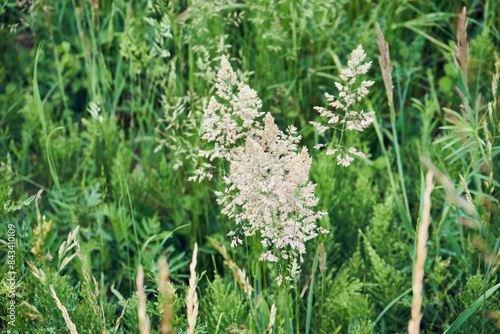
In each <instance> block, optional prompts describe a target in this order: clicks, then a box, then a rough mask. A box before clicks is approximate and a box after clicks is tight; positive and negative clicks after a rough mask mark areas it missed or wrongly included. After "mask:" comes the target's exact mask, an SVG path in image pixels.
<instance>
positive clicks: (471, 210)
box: [421, 157, 476, 216]
mask: <svg viewBox="0 0 500 334" xmlns="http://www.w3.org/2000/svg"><path fill="white" fill-rule="evenodd" d="M421 160H422V163H423V164H424V165H425V167H426V168H427V169H428V170H430V171H432V173H433V174H434V177H435V178H436V180H438V181H439V183H441V184H442V185H443V186H444V188H445V189H446V196H447V199H448V200H449V201H450V202H452V203H453V204H455V205H456V206H458V207H460V208H462V209H463V210H464V211H465V212H467V213H468V214H469V215H471V216H475V214H476V209H475V207H474V205H473V204H472V203H470V202H469V201H467V200H466V199H465V198H464V197H462V196H458V195H457V194H456V191H455V186H454V185H453V182H451V180H450V178H449V177H448V176H446V175H444V174H443V173H441V171H440V170H439V169H438V168H437V167H436V166H435V165H434V164H433V163H432V161H431V159H429V158H427V157H422V159H421Z"/></svg>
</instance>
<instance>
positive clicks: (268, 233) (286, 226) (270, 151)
mask: <svg viewBox="0 0 500 334" xmlns="http://www.w3.org/2000/svg"><path fill="white" fill-rule="evenodd" d="M345 75H346V76H350V75H351V74H350V73H348V72H346V73H345ZM216 88H217V92H216V95H217V96H218V97H219V98H220V99H222V100H224V101H223V102H218V101H217V99H216V97H215V96H212V98H211V99H210V103H209V105H208V107H207V108H206V109H205V122H204V125H205V134H204V135H203V137H202V138H203V139H205V140H206V141H208V142H214V147H213V148H212V149H210V150H205V151H201V152H200V155H202V156H204V157H206V158H208V159H209V160H210V161H212V160H213V159H215V158H222V159H224V160H226V161H228V162H229V164H230V168H229V172H228V173H227V175H224V176H223V182H224V183H225V190H224V191H223V192H216V194H217V195H218V196H219V199H218V200H217V203H218V204H219V205H221V206H223V209H222V211H221V212H222V213H223V214H225V215H227V216H228V217H230V218H233V219H234V221H235V223H236V229H235V230H234V231H231V232H230V233H229V234H228V235H230V236H231V237H232V243H231V246H232V247H234V246H236V245H237V244H243V241H242V236H247V237H248V236H252V235H259V236H260V238H261V243H262V245H263V246H264V247H265V248H266V249H267V248H271V249H270V250H266V251H264V252H263V253H262V254H261V255H260V258H259V260H261V261H264V260H266V261H269V262H279V260H280V259H285V260H290V263H291V265H290V266H289V267H290V268H286V270H287V271H288V273H289V274H292V275H291V276H294V278H295V276H296V275H297V274H298V265H297V260H300V262H302V261H303V254H304V253H305V245H304V243H305V242H306V241H308V240H310V239H312V238H315V237H317V236H318V234H319V233H327V232H328V231H326V230H325V229H323V228H321V227H318V226H316V224H315V223H316V221H317V220H318V219H320V218H321V217H322V216H323V215H324V214H325V213H324V212H315V211H314V210H313V208H314V207H315V206H316V205H317V203H318V199H317V198H316V197H315V195H314V190H315V187H316V186H315V184H313V183H311V182H309V171H310V169H311V163H312V158H311V157H310V156H309V153H308V151H307V148H305V147H304V148H302V150H300V151H298V147H297V144H298V142H299V141H300V139H301V137H300V136H297V133H296V131H297V130H296V128H295V127H293V126H290V127H289V128H288V129H287V132H286V133H284V132H282V131H281V130H279V129H278V126H277V125H276V124H275V122H274V118H273V117H272V116H271V114H270V113H267V114H266V115H265V116H264V119H263V121H262V120H260V118H261V116H262V112H260V111H259V108H260V107H261V105H262V102H261V101H260V99H259V98H258V96H257V94H256V92H255V91H254V90H253V89H251V88H250V87H249V86H248V85H245V84H243V83H238V80H237V76H236V73H235V72H234V71H233V69H232V68H231V65H230V64H229V61H228V60H227V58H226V57H222V60H221V69H220V70H219V73H218V82H217V84H216ZM235 90H236V91H237V93H234V91H235ZM262 123H263V124H262ZM355 124H356V125H355ZM348 126H361V125H359V124H357V123H356V122H354V121H351V120H349V123H348ZM196 173H197V176H194V177H192V178H191V180H196V179H198V178H199V179H200V180H201V179H202V178H203V177H207V176H208V177H210V175H211V174H210V173H207V172H204V171H201V170H198V171H197V172H196ZM292 269H293V270H292ZM292 272H293V273H292ZM276 279H277V281H278V284H281V282H282V280H283V277H282V276H281V275H279V276H278V277H277V278H276ZM285 279H291V277H290V275H286V276H285Z"/></svg>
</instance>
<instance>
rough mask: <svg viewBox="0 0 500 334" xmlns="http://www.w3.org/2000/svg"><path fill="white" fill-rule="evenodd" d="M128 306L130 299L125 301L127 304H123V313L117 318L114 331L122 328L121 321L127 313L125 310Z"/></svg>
mask: <svg viewBox="0 0 500 334" xmlns="http://www.w3.org/2000/svg"><path fill="white" fill-rule="evenodd" d="M127 306H128V300H127V301H126V302H125V306H123V310H122V314H120V316H119V317H118V319H116V324H115V331H114V332H113V333H116V332H118V328H120V322H121V320H122V318H123V315H124V314H125V310H126V309H127Z"/></svg>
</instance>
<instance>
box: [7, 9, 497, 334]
mask: <svg viewBox="0 0 500 334" xmlns="http://www.w3.org/2000/svg"><path fill="white" fill-rule="evenodd" d="M463 6H466V8H467V17H468V25H467V34H468V39H469V41H470V57H469V70H468V72H467V73H464V72H463V70H462V69H461V67H460V63H459V61H457V57H458V56H457V52H456V50H455V46H456V33H457V22H458V15H459V13H460V12H461V10H462V7H463ZM499 17H500V1H498V0H485V1H477V0H470V1H439V2H433V1H421V0H415V1H407V0H402V1H388V0H386V1H384V0H380V1H374V0H353V1H348V0H339V1H329V0H310V1H306V0H304V1H293V0H281V1H268V0H241V1H229V0H228V1H225V0H220V1H202V0H188V1H160V0H148V1H127V0H117V1H109V0H105V1H98V0H79V1H76V0H72V1H44V0H39V1H13V0H2V1H1V2H0V28H1V29H0V41H1V42H0V45H1V48H2V51H3V52H2V53H1V54H0V82H1V83H2V84H1V87H2V88H3V89H0V110H1V112H0V187H1V189H2V194H3V195H2V198H1V200H2V203H1V204H2V207H3V202H4V201H6V200H7V198H10V196H11V194H10V191H9V190H8V189H9V188H7V187H12V189H13V194H12V199H11V202H9V203H10V204H6V206H5V207H6V208H7V205H14V204H12V203H18V205H17V206H16V208H15V210H16V212H15V213H9V214H7V213H4V211H3V210H2V212H1V213H0V214H2V218H3V219H4V220H5V222H4V223H2V224H0V249H1V254H2V255H3V254H7V249H6V247H7V242H6V241H5V240H6V239H7V223H10V224H15V226H16V231H17V232H16V233H17V242H18V244H17V245H18V247H17V248H16V252H17V253H16V254H17V255H16V256H17V267H18V268H19V271H18V272H19V280H18V282H20V286H19V291H20V295H19V297H18V298H17V305H18V306H19V307H18V311H19V312H18V314H17V320H16V324H17V326H18V327H19V328H20V332H22V333H68V332H69V330H67V328H66V325H65V322H64V319H63V316H62V315H61V313H60V311H59V310H58V309H57V306H56V303H55V301H54V299H53V298H52V297H51V294H50V291H49V290H48V287H49V285H54V287H55V291H56V292H57V295H58V296H59V299H60V300H61V301H62V303H63V304H64V305H65V306H66V307H67V308H68V312H69V315H70V318H71V319H72V320H73V321H74V322H75V325H76V327H77V329H78V331H79V332H81V333H83V332H87V330H91V331H92V333H94V332H95V333H98V332H99V331H100V329H101V328H102V326H103V322H102V318H100V317H99V316H97V315H96V314H95V312H94V311H93V310H92V305H91V304H90V303H91V302H90V303H89V300H88V298H87V297H86V289H87V288H91V290H93V289H94V287H90V286H86V285H87V283H85V280H84V273H83V271H82V263H81V261H80V260H79V258H78V257H75V258H74V259H72V260H71V261H70V262H69V264H68V265H67V266H65V267H64V268H61V266H60V263H61V261H62V260H63V258H64V256H65V255H64V254H61V253H60V252H59V250H60V246H61V244H62V243H63V241H66V239H67V236H68V233H70V232H71V231H72V230H74V229H75V228H76V226H80V232H79V234H78V237H77V238H78V240H79V243H80V245H81V251H82V254H83V257H84V258H85V260H86V265H87V269H88V270H89V272H91V273H92V275H93V276H95V278H96V282H97V283H98V286H99V290H100V295H99V296H98V300H99V301H100V302H101V303H102V305H103V306H102V308H103V314H105V317H106V319H108V320H109V321H108V322H107V328H108V332H109V333H113V332H114V330H113V329H112V327H113V325H114V322H115V320H116V318H118V317H119V316H120V314H121V312H122V309H123V306H124V304H125V301H126V300H127V299H130V303H129V306H128V307H127V309H126V310H125V315H124V317H123V318H122V320H121V329H120V330H119V331H118V332H123V333H136V332H138V329H137V328H138V327H137V322H138V319H137V311H136V307H137V297H136V296H135V290H136V288H135V277H136V273H137V269H136V268H137V267H138V265H139V264H142V266H143V267H144V271H145V277H146V283H145V285H146V293H147V294H148V299H149V303H148V308H147V309H148V314H149V316H150V319H151V322H152V324H153V325H152V328H153V331H154V332H156V333H157V332H159V330H158V328H159V325H158V324H159V321H160V319H161V308H160V306H159V304H158V303H157V296H158V294H159V293H158V284H157V280H156V276H157V274H158V265H157V263H158V259H159V258H160V257H161V256H166V258H167V262H168V266H169V270H170V280H171V281H172V283H173V284H174V285H175V286H176V287H177V293H178V295H179V297H180V301H179V305H183V301H184V298H185V294H184V292H183V289H184V288H183V286H185V285H186V282H187V278H188V277H189V262H190V260H191V252H192V247H193V245H194V243H195V242H197V243H198V245H200V252H199V254H198V266H197V272H198V273H203V272H204V275H203V276H200V281H199V289H198V295H199V299H202V302H201V304H200V308H201V309H200V317H199V322H198V328H197V330H198V332H199V333H203V332H206V333H214V332H215V331H217V332H218V333H226V332H229V331H230V330H231V329H230V328H233V329H234V328H240V329H239V330H241V333H243V329H242V327H239V326H240V325H245V326H246V327H245V328H246V329H248V330H250V332H252V333H253V332H258V331H257V329H258V328H259V330H260V329H262V328H264V329H265V328H266V327H267V323H268V321H269V310H270V307H271V306H270V305H271V304H272V303H274V302H275V301H273V291H271V288H270V287H268V284H269V285H270V284H271V283H270V278H269V277H267V279H266V276H265V275H264V274H263V273H266V268H265V267H266V264H262V263H259V262H258V261H257V260H258V256H259V253H258V251H255V252H252V250H253V249H254V248H257V246H255V247H252V243H251V242H250V246H249V247H248V248H245V247H239V248H238V247H237V248H233V249H230V248H229V247H228V249H230V254H231V257H232V259H233V261H235V263H236V264H237V265H238V266H239V267H240V268H245V269H246V270H247V274H248V275H249V277H250V283H251V285H252V286H253V287H254V289H255V293H254V294H253V295H252V297H251V298H254V299H255V300H257V298H258V297H259V295H260V294H261V296H260V298H261V300H263V301H262V302H261V303H260V304H259V305H260V306H259V309H254V310H251V311H248V308H249V307H250V306H249V305H250V304H251V303H250V302H249V301H248V300H246V299H245V298H246V297H245V296H244V294H243V293H242V292H241V291H240V290H238V286H237V283H236V282H235V281H234V279H233V277H232V274H231V272H230V270H228V269H227V268H226V267H225V266H224V265H223V264H222V258H221V256H220V254H219V253H218V252H217V251H216V250H215V249H214V248H213V247H212V246H211V243H210V241H209V240H208V237H212V238H214V239H216V240H218V242H220V243H221V244H224V245H226V246H228V245H229V238H228V237H226V234H227V233H228V232H229V231H231V230H232V225H231V224H232V223H231V221H230V220H229V219H228V218H227V217H225V216H222V215H221V214H220V213H219V211H220V209H219V207H218V206H217V204H216V202H215V196H214V194H213V190H214V189H220V187H221V180H220V178H214V179H213V180H211V181H204V182H202V183H190V182H188V181H187V178H188V177H189V176H191V175H193V173H194V170H195V169H196V167H197V165H198V164H199V163H200V161H199V159H198V157H197V152H198V150H199V149H200V148H201V147H202V145H203V144H202V142H201V135H202V133H203V129H202V126H201V125H202V121H203V109H204V108H205V106H206V105H207V103H208V99H209V98H210V96H211V95H212V93H213V92H214V83H215V80H216V77H217V70H218V64H219V62H220V56H221V55H229V58H230V61H231V63H232V64H233V67H234V68H238V69H239V70H238V74H239V75H240V77H241V79H242V80H244V81H246V82H248V83H249V85H250V86H251V87H252V88H254V89H256V90H257V92H258V94H259V96H260V97H261V98H262V100H263V108H262V109H263V110H265V111H270V112H271V113H272V114H273V116H274V117H275V119H276V121H277V123H278V125H279V126H280V128H281V129H285V128H286V126H288V125H292V124H293V125H295V126H296V127H297V128H298V129H299V133H300V134H301V135H302V136H303V140H302V143H301V144H302V145H304V146H307V147H312V146H313V145H316V144H318V143H320V142H322V141H323V138H322V137H321V136H320V135H318V133H317V132H316V131H315V129H314V128H313V127H312V126H311V125H309V121H313V120H315V118H316V117H317V114H316V112H315V111H314V110H313V106H317V105H325V104H326V100H325V98H324V95H323V94H324V92H330V93H334V92H336V89H335V86H334V82H335V81H336V80H338V74H339V72H340V69H341V68H342V64H345V63H346V61H347V58H348V55H349V53H350V52H351V50H352V49H354V48H355V47H356V46H357V45H358V44H362V45H363V47H364V49H365V50H366V53H367V55H368V58H369V59H370V60H372V61H373V66H372V69H371V71H370V72H369V74H368V75H367V77H368V78H369V79H370V80H374V81H375V82H376V84H375V85H374V86H373V87H372V91H371V92H370V94H369V95H368V98H367V99H366V101H365V102H364V103H365V106H364V108H365V110H368V109H369V110H374V111H376V116H377V122H376V124H375V126H374V127H371V128H370V129H368V130H366V131H365V132H363V133H360V134H358V135H354V136H350V138H349V139H348V140H349V141H352V142H353V143H355V144H356V146H357V147H362V148H363V150H362V151H363V152H368V158H367V159H366V160H361V159H358V160H356V161H355V162H354V163H353V165H351V166H350V167H349V168H343V167H336V168H335V167H334V166H335V160H334V159H333V158H332V157H330V156H326V155H325V154H324V153H323V152H321V151H315V150H311V154H312V155H313V158H314V163H313V168H312V171H311V179H312V181H313V182H315V183H317V184H318V186H317V190H316V194H317V196H318V197H319V198H320V202H319V208H320V209H321V210H323V211H326V212H328V214H329V215H328V216H327V217H325V218H324V219H323V221H322V223H321V224H322V226H323V227H325V228H327V229H328V230H330V231H331V233H330V234H328V235H325V236H322V237H321V239H320V241H321V242H323V243H324V245H325V248H326V252H327V267H328V269H327V270H326V271H325V272H324V273H321V274H319V273H318V272H316V274H315V275H314V276H313V279H314V280H315V282H316V284H315V288H314V290H313V291H312V293H313V297H314V298H313V303H312V305H310V306H308V304H307V295H308V293H309V291H307V293H305V295H304V296H303V298H299V305H298V307H296V309H295V312H297V313H298V314H300V317H299V318H298V319H299V328H300V329H301V332H302V331H304V332H305V330H306V329H305V327H306V316H304V315H303V314H306V313H307V310H308V308H309V309H311V307H312V310H313V312H314V314H315V316H314V317H312V319H311V318H310V319H309V321H310V328H308V331H309V330H310V332H311V333H395V332H398V333H404V332H406V330H407V324H408V320H409V318H410V309H411V298H412V296H411V292H410V290H409V289H411V286H412V270H413V261H414V253H415V251H414V249H415V238H416V237H415V236H416V228H417V226H418V223H419V220H420V213H421V204H422V203H421V202H422V201H421V198H422V192H423V187H424V177H423V175H424V174H425V168H424V167H423V165H422V164H421V163H420V157H421V156H423V155H425V156H428V157H430V159H431V160H432V161H433V162H434V163H435V165H436V166H437V167H438V168H439V169H440V170H441V171H443V173H445V174H446V175H447V176H448V177H449V178H450V179H451V180H452V182H453V183H454V186H455V188H456V191H457V193H458V194H459V195H465V194H466V192H467V191H470V194H471V202H472V203H473V205H474V208H475V215H470V214H468V213H467V212H465V211H464V210H463V208H460V207H458V206H456V205H455V204H454V203H453V202H452V201H450V200H449V197H447V195H446V191H445V190H444V188H443V187H442V186H441V185H440V184H439V183H437V184H436V188H435V190H434V192H433V197H432V201H433V202H432V212H431V217H432V223H431V227H430V231H429V242H428V244H427V249H428V257H427V262H426V265H425V279H424V295H423V307H422V310H423V319H422V330H423V331H424V332H426V333H435V332H444V331H445V330H446V329H447V328H448V327H449V326H450V325H451V324H452V323H453V322H454V321H455V319H457V317H459V316H460V315H461V314H462V312H463V311H464V310H465V309H466V308H467V307H468V306H469V305H471V304H472V303H473V302H475V301H476V300H477V299H478V298H479V297H480V296H481V295H483V294H484V293H485V292H486V290H487V289H489V288H491V287H492V286H494V284H496V283H498V279H497V277H498V272H497V269H498V265H499V258H498V254H499V248H500V219H499V217H500V215H499V214H500V212H499V206H498V200H499V193H498V188H500V186H499V184H498V180H499V178H498V174H499V172H500V170H499V169H500V164H499V163H498V153H499V152H500V144H499V132H498V128H499V126H500V124H499V122H498V121H499V112H500V109H499V108H500V106H499V103H500V102H499V100H498V97H499V96H498V95H497V94H498V92H497V86H495V85H493V86H492V75H493V74H495V73H496V75H497V76H498V73H499V66H500V65H499V64H498V63H497V65H496V67H495V64H496V62H497V61H498V59H499V53H498V43H499V41H500V23H499ZM377 22H378V23H379V24H380V27H381V29H382V31H383V33H384V36H385V39H386V40H387V42H388V43H389V50H390V55H391V60H392V62H393V64H394V70H393V72H392V76H393V83H394V87H393V89H394V96H395V99H394V109H393V111H394V113H393V114H391V108H390V107H389V106H388V104H387V100H386V93H385V91H384V85H383V81H382V76H381V72H380V68H379V66H378V61H377V57H378V56H379V51H378V48H377V44H376V38H377V33H376V28H375V24H376V23H377ZM36 59H37V60H36ZM497 80H498V79H497ZM455 87H458V88H459V90H460V92H461V94H463V95H464V97H463V99H462V98H461V97H460V94H459V93H458V92H457V90H456V88H455ZM489 102H491V105H490V106H488V103H489ZM489 108H491V111H489V110H490V109H489ZM453 111H454V112H455V113H456V114H454V113H453ZM488 142H489V143H490V144H487V143H488ZM488 145H490V146H489V148H488V147H487V146H488ZM398 156H399V157H401V158H400V159H399V160H400V164H401V165H400V166H398ZM388 170H389V171H391V173H388V172H387V171H388ZM461 176H462V177H463V180H464V181H463V182H462V183H460V179H461ZM391 182H392V183H391ZM495 186H497V188H495ZM467 189H468V190H467ZM39 190H43V192H42V193H41V196H40V198H39V199H36V200H35V201H36V205H34V204H33V203H30V201H29V200H28V198H29V197H30V196H32V195H35V194H36V193H37V192H38V191H39ZM14 199H15V201H14ZM17 200H20V202H18V201H17ZM23 201H24V202H23ZM406 203H407V205H406ZM23 204H24V205H25V206H24V207H22V208H21V206H22V205H23ZM42 217H43V218H42ZM49 221H50V222H51V223H49ZM471 221H472V223H470V222H471ZM477 224H479V225H480V227H477V226H476V225H477ZM252 242H253V245H256V244H258V241H256V240H253V241H252ZM68 244H69V242H68ZM317 247H318V243H316V241H311V242H309V244H308V253H307V255H306V261H305V262H304V264H303V267H302V274H301V281H300V282H299V287H298V288H297V293H300V292H301V290H302V289H303V288H304V286H305V285H308V286H310V281H309V279H310V274H311V273H313V272H315V268H313V263H316V262H314V261H313V259H314V254H316V250H317ZM257 250H258V249H257ZM71 252H73V251H71ZM68 256H69V255H68ZM1 261H2V262H1V265H2V271H1V272H2V276H3V275H4V274H5V272H6V271H7V266H6V265H4V264H5V262H6V257H5V258H4V257H3V256H2V259H1ZM28 261H29V263H31V264H33V265H34V266H35V267H36V268H39V269H42V270H43V271H44V272H45V274H46V279H45V280H41V279H39V278H37V277H36V276H35V275H33V273H32V271H33V270H32V269H30V267H29V265H28V264H27V262H28ZM267 272H269V270H268V271H267ZM263 275H264V276H263ZM5 289H6V287H4V286H2V295H1V297H0V304H1V305H2V311H0V312H2V313H0V315H1V319H2V320H1V324H2V326H4V328H7V321H8V318H6V313H5V306H6V305H7V303H8V302H9V301H8V299H7V298H6V297H5V296H6V294H5V293H4V290H5ZM498 297H499V295H498V293H495V294H494V295H493V296H492V297H490V298H489V299H486V300H485V301H484V303H483V304H482V306H481V308H480V309H479V310H478V311H477V312H475V313H474V314H473V315H472V316H471V317H470V318H468V319H467V321H466V322H465V323H464V324H463V325H462V326H460V328H459V330H458V332H460V333H479V332H481V333H496V332H498V331H499V330H500V329H499V328H500V327H499V324H500V307H499V304H498ZM249 298H250V297H249ZM33 307H34V308H33ZM176 310H177V311H176V312H177V313H176V322H175V323H176V326H177V330H178V331H179V333H184V332H185V330H186V328H187V322H186V320H185V316H184V315H183V314H184V313H185V312H184V310H183V309H182V307H177V308H176ZM221 314H222V315H221ZM87 316H88V317H87ZM89 319H90V320H89ZM110 319H111V320H110ZM219 322H220V324H219ZM231 326H232V327H231ZM262 331H263V330H260V332H262Z"/></svg>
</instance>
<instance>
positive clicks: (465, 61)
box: [455, 7, 469, 87]
mask: <svg viewBox="0 0 500 334" xmlns="http://www.w3.org/2000/svg"><path fill="white" fill-rule="evenodd" d="M465 14H466V8H465V7H464V8H463V9H462V13H460V16H459V18H458V26H457V45H456V47H455V48H456V50H457V54H458V60H459V61H460V68H461V69H462V76H463V79H464V83H465V87H468V80H467V73H468V71H469V42H468V41H467V22H468V20H467V18H466V16H465Z"/></svg>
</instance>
